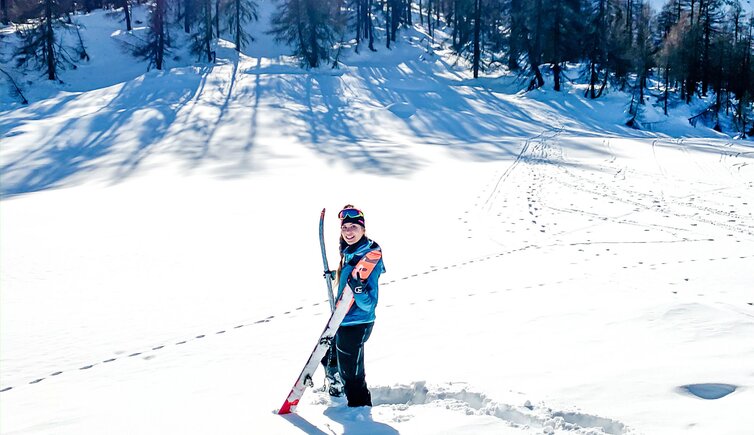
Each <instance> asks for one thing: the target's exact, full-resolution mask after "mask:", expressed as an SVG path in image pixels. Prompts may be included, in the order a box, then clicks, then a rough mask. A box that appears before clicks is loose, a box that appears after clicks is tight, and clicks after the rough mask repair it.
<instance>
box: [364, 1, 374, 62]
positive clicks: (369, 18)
mask: <svg viewBox="0 0 754 435" xmlns="http://www.w3.org/2000/svg"><path fill="white" fill-rule="evenodd" d="M366 6H367V8H366V9H367V10H366V25H367V31H368V32H369V49H370V50H371V51H377V50H375V48H374V26H373V25H372V0H367V4H366Z"/></svg>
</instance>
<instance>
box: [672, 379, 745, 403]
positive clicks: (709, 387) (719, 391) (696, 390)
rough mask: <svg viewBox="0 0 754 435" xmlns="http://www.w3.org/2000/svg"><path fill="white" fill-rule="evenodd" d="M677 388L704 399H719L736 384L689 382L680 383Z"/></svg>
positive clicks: (734, 389) (733, 388)
mask: <svg viewBox="0 0 754 435" xmlns="http://www.w3.org/2000/svg"><path fill="white" fill-rule="evenodd" d="M678 389H679V390H680V391H681V392H683V393H689V394H691V395H693V396H696V397H699V398H700V399H705V400H716V399H721V398H723V397H725V396H727V395H728V394H730V393H732V392H734V391H736V390H737V389H738V386H736V385H730V384H715V383H711V384H689V385H681V386H680V387H678Z"/></svg>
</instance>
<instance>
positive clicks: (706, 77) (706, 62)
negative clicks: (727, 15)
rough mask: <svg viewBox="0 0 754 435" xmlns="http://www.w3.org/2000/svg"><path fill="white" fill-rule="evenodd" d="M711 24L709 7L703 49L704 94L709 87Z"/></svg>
mask: <svg viewBox="0 0 754 435" xmlns="http://www.w3.org/2000/svg"><path fill="white" fill-rule="evenodd" d="M711 27H712V26H711V24H710V16H709V9H707V12H706V14H705V18H704V48H703V51H702V96H705V97H706V96H707V88H708V87H709V49H710V33H711V32H712V29H711Z"/></svg>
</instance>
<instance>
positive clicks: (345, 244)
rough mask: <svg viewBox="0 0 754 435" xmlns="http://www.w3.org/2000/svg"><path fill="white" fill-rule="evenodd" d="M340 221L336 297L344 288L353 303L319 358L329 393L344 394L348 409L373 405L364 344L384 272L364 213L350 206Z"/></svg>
mask: <svg viewBox="0 0 754 435" xmlns="http://www.w3.org/2000/svg"><path fill="white" fill-rule="evenodd" d="M338 219H340V264H339V266H338V271H337V273H336V274H335V276H334V279H336V280H337V282H338V298H340V295H341V294H342V292H343V290H344V289H345V287H346V286H349V287H350V288H351V290H352V291H353V295H354V304H353V306H351V309H350V310H349V311H348V313H347V314H346V317H345V318H344V319H343V322H342V323H341V325H340V328H339V329H338V332H337V333H336V335H335V341H334V342H335V348H334V349H333V348H331V349H330V352H328V354H327V355H326V356H325V357H324V358H323V359H322V364H323V365H324V366H325V371H326V378H327V382H328V384H329V387H328V391H329V392H330V395H332V396H336V397H337V396H340V395H342V394H343V392H344V391H345V394H346V398H347V399H348V406H351V407H356V406H372V398H371V394H370V393H369V388H368V387H367V383H366V378H365V372H364V343H366V341H367V340H368V339H369V336H370V335H371V333H372V327H373V326H374V319H375V310H376V308H377V298H378V286H379V282H378V281H379V278H380V275H381V274H382V273H383V272H384V271H385V267H384V266H383V264H382V250H381V249H380V245H378V244H377V242H375V241H373V240H370V239H368V238H367V237H366V223H365V222H366V221H365V218H364V213H363V212H362V211H361V210H359V209H357V208H355V207H354V206H353V205H351V204H347V205H346V206H344V207H343V210H341V211H340V213H338Z"/></svg>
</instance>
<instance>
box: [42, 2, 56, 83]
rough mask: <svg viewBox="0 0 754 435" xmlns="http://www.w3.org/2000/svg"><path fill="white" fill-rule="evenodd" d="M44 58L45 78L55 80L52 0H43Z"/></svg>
mask: <svg viewBox="0 0 754 435" xmlns="http://www.w3.org/2000/svg"><path fill="white" fill-rule="evenodd" d="M44 25H45V52H46V53H45V54H46V56H45V58H46V60H47V78H48V79H50V80H55V77H56V76H57V74H56V73H55V51H54V50H55V33H54V32H53V30H52V0H45V24H44Z"/></svg>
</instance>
